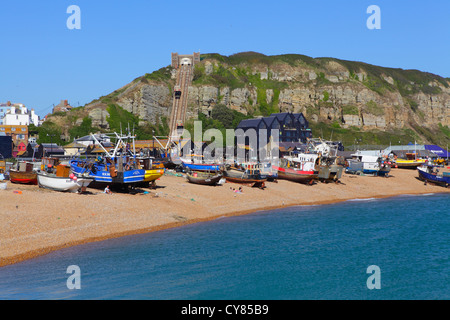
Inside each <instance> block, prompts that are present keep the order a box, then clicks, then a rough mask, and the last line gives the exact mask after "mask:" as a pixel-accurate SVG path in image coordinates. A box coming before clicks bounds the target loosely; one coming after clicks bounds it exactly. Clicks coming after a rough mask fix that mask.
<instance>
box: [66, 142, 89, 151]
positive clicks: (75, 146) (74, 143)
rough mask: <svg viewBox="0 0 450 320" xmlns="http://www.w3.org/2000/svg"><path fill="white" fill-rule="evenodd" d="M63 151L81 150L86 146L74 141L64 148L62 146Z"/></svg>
mask: <svg viewBox="0 0 450 320" xmlns="http://www.w3.org/2000/svg"><path fill="white" fill-rule="evenodd" d="M63 148H64V149H68V148H78V149H82V148H86V146H85V145H84V144H81V143H78V142H76V141H73V142H71V143H69V144H67V145H65V146H63Z"/></svg>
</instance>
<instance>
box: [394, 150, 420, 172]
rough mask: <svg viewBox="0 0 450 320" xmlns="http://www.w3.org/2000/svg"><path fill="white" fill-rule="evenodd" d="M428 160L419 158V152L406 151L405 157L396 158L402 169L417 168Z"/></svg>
mask: <svg viewBox="0 0 450 320" xmlns="http://www.w3.org/2000/svg"><path fill="white" fill-rule="evenodd" d="M426 161H427V160H425V159H418V158H417V153H406V158H405V159H400V158H396V159H395V164H396V165H397V167H398V168H400V169H414V170H415V169H417V167H418V166H420V165H422V164H424V163H425V162H426Z"/></svg>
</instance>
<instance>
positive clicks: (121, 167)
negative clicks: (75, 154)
mask: <svg viewBox="0 0 450 320" xmlns="http://www.w3.org/2000/svg"><path fill="white" fill-rule="evenodd" d="M70 168H71V169H72V171H73V172H74V173H77V174H84V173H88V176H89V177H91V178H93V179H94V182H93V185H95V184H99V183H100V184H105V185H106V184H109V185H114V184H133V183H138V182H142V181H144V178H145V170H144V169H139V168H138V166H136V165H133V161H131V163H130V160H129V159H128V161H127V159H126V158H125V157H124V159H122V158H117V157H116V158H102V160H100V161H98V160H95V161H89V160H71V161H70Z"/></svg>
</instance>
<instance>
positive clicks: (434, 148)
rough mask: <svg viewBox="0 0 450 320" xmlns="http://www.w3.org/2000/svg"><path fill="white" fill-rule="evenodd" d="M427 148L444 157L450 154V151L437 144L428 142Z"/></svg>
mask: <svg viewBox="0 0 450 320" xmlns="http://www.w3.org/2000/svg"><path fill="white" fill-rule="evenodd" d="M425 149H426V150H430V151H431V152H433V153H435V154H436V155H438V156H439V157H442V158H447V157H449V156H450V152H448V151H447V150H445V149H443V148H441V147H439V146H436V145H431V144H427V145H425Z"/></svg>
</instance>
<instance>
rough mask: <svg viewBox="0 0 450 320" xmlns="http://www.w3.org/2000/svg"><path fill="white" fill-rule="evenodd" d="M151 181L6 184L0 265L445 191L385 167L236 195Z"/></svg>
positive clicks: (0, 198) (0, 194) (226, 188)
mask: <svg viewBox="0 0 450 320" xmlns="http://www.w3.org/2000/svg"><path fill="white" fill-rule="evenodd" d="M157 185H158V188H157V189H156V190H149V189H141V190H140V191H141V192H139V193H137V194H134V195H132V194H121V193H114V194H113V195H107V194H104V193H102V191H101V190H97V189H91V188H88V193H87V194H71V193H61V192H55V191H50V190H46V189H41V188H38V187H37V186H25V185H18V184H11V183H10V182H8V185H7V190H0V225H1V231H0V241H1V242H0V243H1V246H0V267H1V266H5V265H9V264H13V263H17V262H20V261H23V260H25V259H30V258H33V257H36V256H40V255H43V254H46V253H49V252H51V251H54V250H58V249H61V248H65V247H69V246H73V245H78V244H82V243H87V242H92V241H100V240H105V239H109V238H114V237H120V236H124V235H130V234H137V233H145V232H151V231H156V230H161V229H166V228H172V227H177V226H181V225H184V224H189V223H195V222H199V221H206V220H212V219H216V218H218V217H223V216H231V215H240V214H247V213H250V212H254V211H259V210H266V209H274V208H281V207H287V206H295V205H305V204H324V203H334V202H340V201H345V200H349V199H355V198H381V197H390V196H396V195H401V194H425V193H442V192H446V193H450V189H448V188H447V189H446V188H443V187H439V186H434V185H431V184H428V185H424V183H423V182H422V181H420V180H418V179H417V172H416V171H415V170H404V169H393V170H392V171H391V176H390V177H389V178H381V177H371V176H355V175H347V174H344V175H343V177H342V179H341V183H340V184H334V183H327V184H326V183H317V184H315V185H313V186H307V185H302V184H297V183H294V182H290V181H284V180H279V181H278V183H271V182H268V183H267V184H266V185H267V188H266V189H265V190H260V189H255V188H250V187H244V192H243V193H242V194H236V193H234V192H233V191H232V190H230V187H238V186H239V185H236V184H232V183H226V184H224V185H223V186H217V187H210V186H201V185H193V184H190V183H188V182H187V180H186V179H185V178H184V177H176V176H171V175H165V176H163V177H161V178H160V180H158V181H157ZM14 190H19V191H22V193H14V192H13V191H14ZM144 191H146V192H148V193H144Z"/></svg>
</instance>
